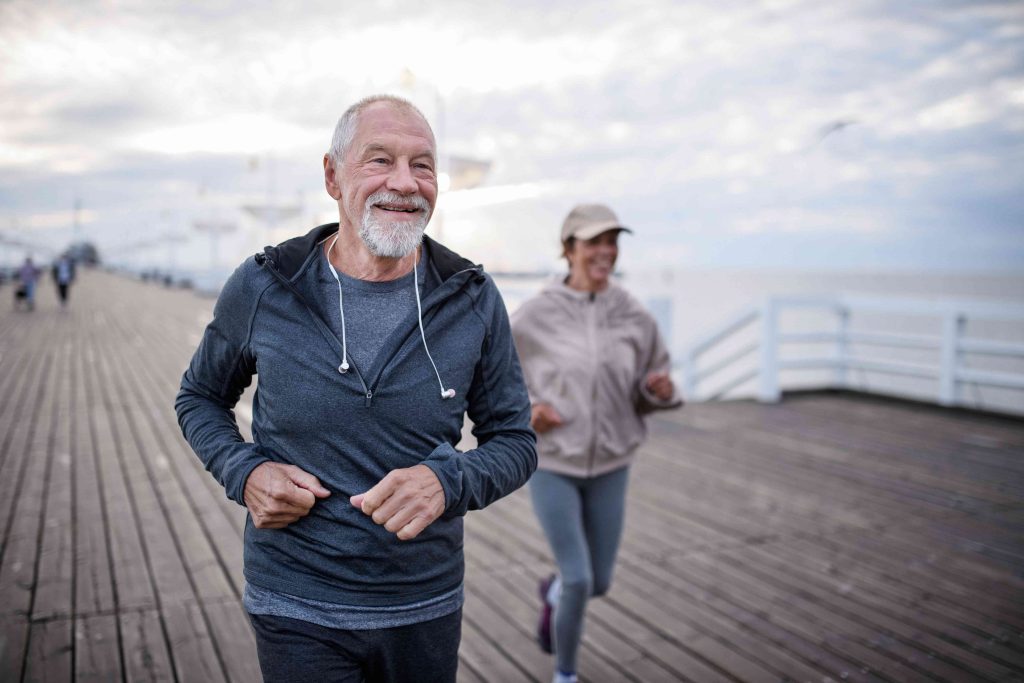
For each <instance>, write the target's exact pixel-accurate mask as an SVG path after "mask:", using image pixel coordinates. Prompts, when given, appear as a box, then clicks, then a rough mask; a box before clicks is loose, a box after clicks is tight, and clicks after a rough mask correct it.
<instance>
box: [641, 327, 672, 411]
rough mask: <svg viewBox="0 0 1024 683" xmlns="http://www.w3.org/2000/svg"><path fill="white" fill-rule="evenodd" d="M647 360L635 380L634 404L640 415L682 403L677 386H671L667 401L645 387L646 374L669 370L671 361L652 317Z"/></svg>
mask: <svg viewBox="0 0 1024 683" xmlns="http://www.w3.org/2000/svg"><path fill="white" fill-rule="evenodd" d="M647 348H648V349H649V352H648V354H647V362H646V363H645V364H644V368H643V370H642V371H641V373H640V377H639V378H638V380H637V388H636V398H635V405H636V411H637V413H639V414H640V415H647V414H649V413H653V412H655V411H657V410H668V409H671V408H678V407H679V406H681V405H683V399H682V397H680V395H679V387H677V386H673V387H672V396H671V397H670V398H669V399H668V400H667V401H662V400H661V399H659V398H658V397H657V396H655V395H654V394H652V393H651V392H650V391H649V390H648V389H647V375H649V374H650V373H652V372H669V371H670V370H671V369H672V361H671V359H670V358H669V355H668V349H667V348H666V347H665V341H664V340H663V339H662V338H661V334H660V333H659V332H658V326H657V324H656V323H655V322H654V320H653V319H652V320H651V321H650V331H649V333H648V344H647Z"/></svg>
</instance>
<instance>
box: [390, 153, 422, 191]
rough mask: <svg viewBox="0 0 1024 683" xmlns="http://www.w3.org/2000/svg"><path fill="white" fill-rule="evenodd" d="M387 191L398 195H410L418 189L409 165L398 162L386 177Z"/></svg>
mask: <svg viewBox="0 0 1024 683" xmlns="http://www.w3.org/2000/svg"><path fill="white" fill-rule="evenodd" d="M388 189H389V190H391V191H393V192H398V193H399V194H412V193H414V192H416V191H417V190H418V189H419V185H418V184H417V183H416V178H414V177H413V175H412V168H410V167H409V164H407V163H404V162H401V161H399V162H398V163H396V164H395V165H394V166H393V167H392V169H391V173H390V174H389V175H388Z"/></svg>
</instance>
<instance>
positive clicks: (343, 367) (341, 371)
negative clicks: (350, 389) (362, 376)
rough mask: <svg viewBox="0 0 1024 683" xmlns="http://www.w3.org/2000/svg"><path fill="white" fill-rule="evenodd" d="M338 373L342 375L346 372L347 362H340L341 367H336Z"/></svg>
mask: <svg viewBox="0 0 1024 683" xmlns="http://www.w3.org/2000/svg"><path fill="white" fill-rule="evenodd" d="M338 372H340V373H341V374H343V375H344V374H345V373H346V372H348V361H347V360H343V361H341V365H339V366H338Z"/></svg>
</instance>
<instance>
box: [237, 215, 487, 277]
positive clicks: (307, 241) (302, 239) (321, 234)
mask: <svg viewBox="0 0 1024 683" xmlns="http://www.w3.org/2000/svg"><path fill="white" fill-rule="evenodd" d="M337 231H338V224H337V223H325V224H324V225H321V226H318V227H316V228H313V229H312V230H310V231H309V232H308V233H306V234H305V235H300V236H298V237H293V238H291V239H288V240H285V241H284V242H281V243H280V244H278V245H277V246H267V247H264V248H263V251H262V252H260V253H259V254H256V257H255V258H256V262H257V263H259V264H260V265H263V264H264V263H265V262H267V261H269V262H270V263H271V264H272V265H273V266H274V268H275V269H276V270H277V271H278V272H279V273H280V274H281V275H283V276H285V277H286V278H288V279H289V280H291V279H293V278H294V277H295V276H296V275H297V274H298V273H299V271H300V270H302V267H303V265H304V264H305V263H306V262H307V261H308V260H309V256H310V254H311V253H312V252H313V250H314V249H315V248H316V245H318V244H319V243H320V242H322V241H324V240H325V239H327V238H328V237H330V236H331V235H333V234H334V233H335V232H337ZM423 248H424V249H426V251H427V259H428V261H429V262H430V263H433V265H434V267H435V268H437V273H438V275H439V276H440V277H441V281H442V282H444V281H445V280H447V279H448V278H450V277H451V276H452V275H454V274H455V273H458V272H460V271H463V270H468V269H477V270H478V271H481V272H482V271H483V266H481V265H477V264H474V263H473V262H472V261H470V260H469V259H466V258H463V257H462V256H460V255H458V254H456V253H455V252H454V251H452V250H451V249H449V248H448V247H446V246H444V245H443V244H441V243H440V242H437V241H435V240H434V239H432V238H431V237H428V236H427V235H424V236H423Z"/></svg>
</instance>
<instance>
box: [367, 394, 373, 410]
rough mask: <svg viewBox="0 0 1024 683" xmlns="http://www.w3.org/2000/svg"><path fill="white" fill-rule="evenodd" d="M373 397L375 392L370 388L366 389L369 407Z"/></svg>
mask: <svg viewBox="0 0 1024 683" xmlns="http://www.w3.org/2000/svg"><path fill="white" fill-rule="evenodd" d="M372 399H373V392H372V391H370V390H369V389H367V390H366V407H367V408H369V407H370V402H371V401H372Z"/></svg>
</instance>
